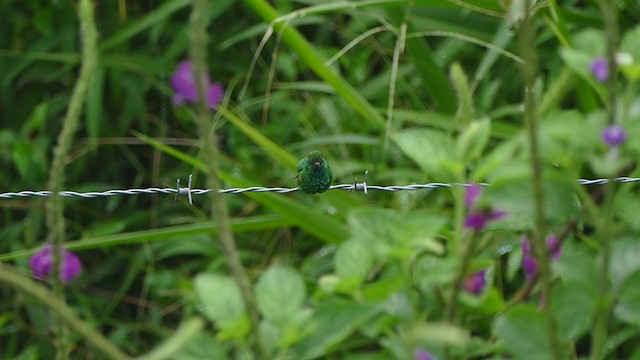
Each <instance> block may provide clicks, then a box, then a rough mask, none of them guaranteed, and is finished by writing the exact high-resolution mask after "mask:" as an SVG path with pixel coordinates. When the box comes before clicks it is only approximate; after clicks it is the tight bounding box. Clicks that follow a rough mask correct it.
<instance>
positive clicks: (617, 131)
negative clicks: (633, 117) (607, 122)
mask: <svg viewBox="0 0 640 360" xmlns="http://www.w3.org/2000/svg"><path fill="white" fill-rule="evenodd" d="M625 140H627V132H626V131H624V128H623V127H622V125H618V124H614V125H611V126H609V127H608V128H605V129H604V130H603V131H602V141H604V143H605V144H607V145H609V146H611V147H616V146H618V145H620V144H622V143H623V142H625Z"/></svg>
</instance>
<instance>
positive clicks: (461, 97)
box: [449, 63, 474, 124]
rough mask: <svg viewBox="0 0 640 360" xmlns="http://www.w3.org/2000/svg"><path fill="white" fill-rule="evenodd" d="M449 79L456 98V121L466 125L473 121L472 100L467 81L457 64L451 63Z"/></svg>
mask: <svg viewBox="0 0 640 360" xmlns="http://www.w3.org/2000/svg"><path fill="white" fill-rule="evenodd" d="M449 77H451V82H452V83H453V88H454V90H455V91H456V95H457V97H458V111H457V113H456V119H457V120H459V121H462V123H463V124H467V123H468V122H470V121H471V119H473V113H474V111H473V99H472V97H471V90H470V89H469V79H467V75H466V74H465V73H464V70H462V67H461V66H460V64H458V63H453V65H451V69H450V70H449Z"/></svg>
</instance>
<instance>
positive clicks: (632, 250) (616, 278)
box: [610, 237, 640, 289]
mask: <svg viewBox="0 0 640 360" xmlns="http://www.w3.org/2000/svg"><path fill="white" fill-rule="evenodd" d="M611 259H613V261H611V264H610V272H611V282H612V284H613V287H614V288H616V289H618V288H619V287H620V285H621V284H622V283H623V282H625V279H626V278H627V277H628V276H629V275H630V274H632V273H634V272H636V271H638V270H640V241H639V240H638V239H637V238H630V237H626V238H621V239H616V240H615V241H613V244H612V247H611Z"/></svg>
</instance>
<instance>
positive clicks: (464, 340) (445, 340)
mask: <svg viewBox="0 0 640 360" xmlns="http://www.w3.org/2000/svg"><path fill="white" fill-rule="evenodd" d="M403 338H404V339H405V340H406V341H407V342H408V343H410V344H414V345H415V346H416V347H417V346H418V345H420V344H425V343H426V344H432V345H436V346H438V345H440V346H458V347H461V346H465V345H467V344H468V342H469V340H470V339H471V334H470V333H469V331H468V330H467V329H464V328H461V327H458V326H456V325H452V324H447V323H428V324H427V323H414V324H412V325H411V326H410V327H409V329H408V330H407V331H406V333H404V334H403Z"/></svg>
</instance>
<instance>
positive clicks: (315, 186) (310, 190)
mask: <svg viewBox="0 0 640 360" xmlns="http://www.w3.org/2000/svg"><path fill="white" fill-rule="evenodd" d="M296 178H297V179H298V186H299V187H300V190H302V192H303V193H305V194H317V193H322V192H325V191H327V189H329V186H331V181H332V180H333V173H332V172H331V168H330V167H329V163H327V160H325V158H324V157H323V156H322V154H321V153H320V151H316V150H314V151H312V152H310V153H309V156H307V157H306V158H302V159H301V160H300V162H298V176H296Z"/></svg>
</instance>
